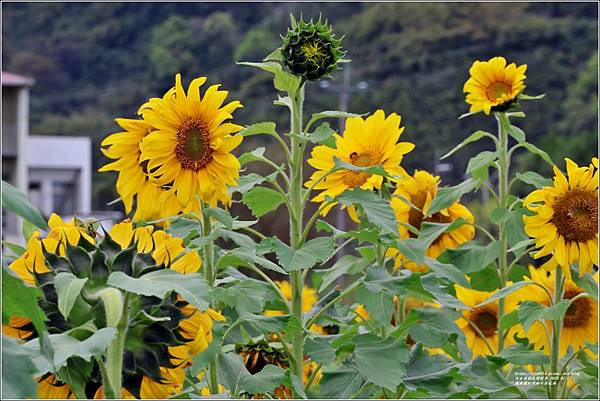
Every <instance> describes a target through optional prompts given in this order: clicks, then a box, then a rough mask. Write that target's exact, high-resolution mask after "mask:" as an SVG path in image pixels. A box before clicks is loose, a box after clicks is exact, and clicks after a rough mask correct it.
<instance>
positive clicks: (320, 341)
mask: <svg viewBox="0 0 600 401" xmlns="http://www.w3.org/2000/svg"><path fill="white" fill-rule="evenodd" d="M304 352H305V353H306V355H308V356H310V359H312V360H313V361H315V362H317V363H322V364H329V363H332V362H333V361H335V348H334V347H333V346H332V345H331V339H330V338H329V336H309V337H307V338H306V340H305V341H304Z"/></svg>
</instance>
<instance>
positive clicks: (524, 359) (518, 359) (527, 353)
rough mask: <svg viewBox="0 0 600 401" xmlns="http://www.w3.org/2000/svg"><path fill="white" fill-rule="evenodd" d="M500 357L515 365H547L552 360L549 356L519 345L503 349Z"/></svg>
mask: <svg viewBox="0 0 600 401" xmlns="http://www.w3.org/2000/svg"><path fill="white" fill-rule="evenodd" d="M498 355H499V356H501V357H502V358H504V359H506V360H507V361H508V362H510V363H512V364H513V365H521V366H523V365H547V364H548V363H550V358H548V356H547V355H544V354H543V353H541V352H536V351H532V350H530V349H528V348H527V347H526V346H525V345H523V344H519V343H517V344H515V345H513V346H511V347H509V348H505V349H503V350H502V351H501V352H500V354H498Z"/></svg>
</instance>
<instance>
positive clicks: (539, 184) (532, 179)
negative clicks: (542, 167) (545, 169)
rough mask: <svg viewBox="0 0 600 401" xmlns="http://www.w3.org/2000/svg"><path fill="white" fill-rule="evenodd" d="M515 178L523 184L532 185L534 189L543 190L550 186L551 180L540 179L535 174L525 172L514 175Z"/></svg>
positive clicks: (540, 177) (539, 176)
mask: <svg viewBox="0 0 600 401" xmlns="http://www.w3.org/2000/svg"><path fill="white" fill-rule="evenodd" d="M515 175H516V177H517V178H518V179H519V180H521V181H523V182H524V183H525V184H529V185H533V186H534V187H536V188H543V187H547V186H549V185H552V180H551V179H549V178H546V177H542V176H541V175H539V174H538V173H536V172H533V171H526V172H524V173H516V174H515Z"/></svg>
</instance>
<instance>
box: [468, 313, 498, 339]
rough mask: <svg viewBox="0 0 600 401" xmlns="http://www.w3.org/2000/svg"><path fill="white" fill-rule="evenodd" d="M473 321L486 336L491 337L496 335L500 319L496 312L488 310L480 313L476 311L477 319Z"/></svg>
mask: <svg viewBox="0 0 600 401" xmlns="http://www.w3.org/2000/svg"><path fill="white" fill-rule="evenodd" d="M471 320H473V323H475V325H476V326H477V327H478V328H479V330H481V332H482V333H483V335H484V336H486V337H491V336H493V335H494V334H496V330H497V329H498V318H497V317H496V314H495V313H494V312H492V311H490V310H487V309H486V310H483V311H480V312H477V311H476V312H475V317H474V318H473V319H471Z"/></svg>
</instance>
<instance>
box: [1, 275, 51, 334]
mask: <svg viewBox="0 0 600 401" xmlns="http://www.w3.org/2000/svg"><path fill="white" fill-rule="evenodd" d="M41 295H42V292H41V290H40V289H39V288H36V287H29V286H28V285H26V284H25V283H24V282H23V281H22V280H21V279H20V278H18V277H15V275H14V273H13V272H12V271H11V270H9V268H7V267H5V266H3V267H2V323H3V324H6V323H8V321H9V318H10V317H11V316H20V317H26V318H29V319H31V321H32V323H33V325H34V326H35V328H36V330H37V331H38V332H44V331H46V324H45V321H46V320H48V319H47V318H46V315H45V314H44V312H43V311H42V310H41V309H40V307H39V305H38V302H37V300H38V297H40V296H41Z"/></svg>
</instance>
